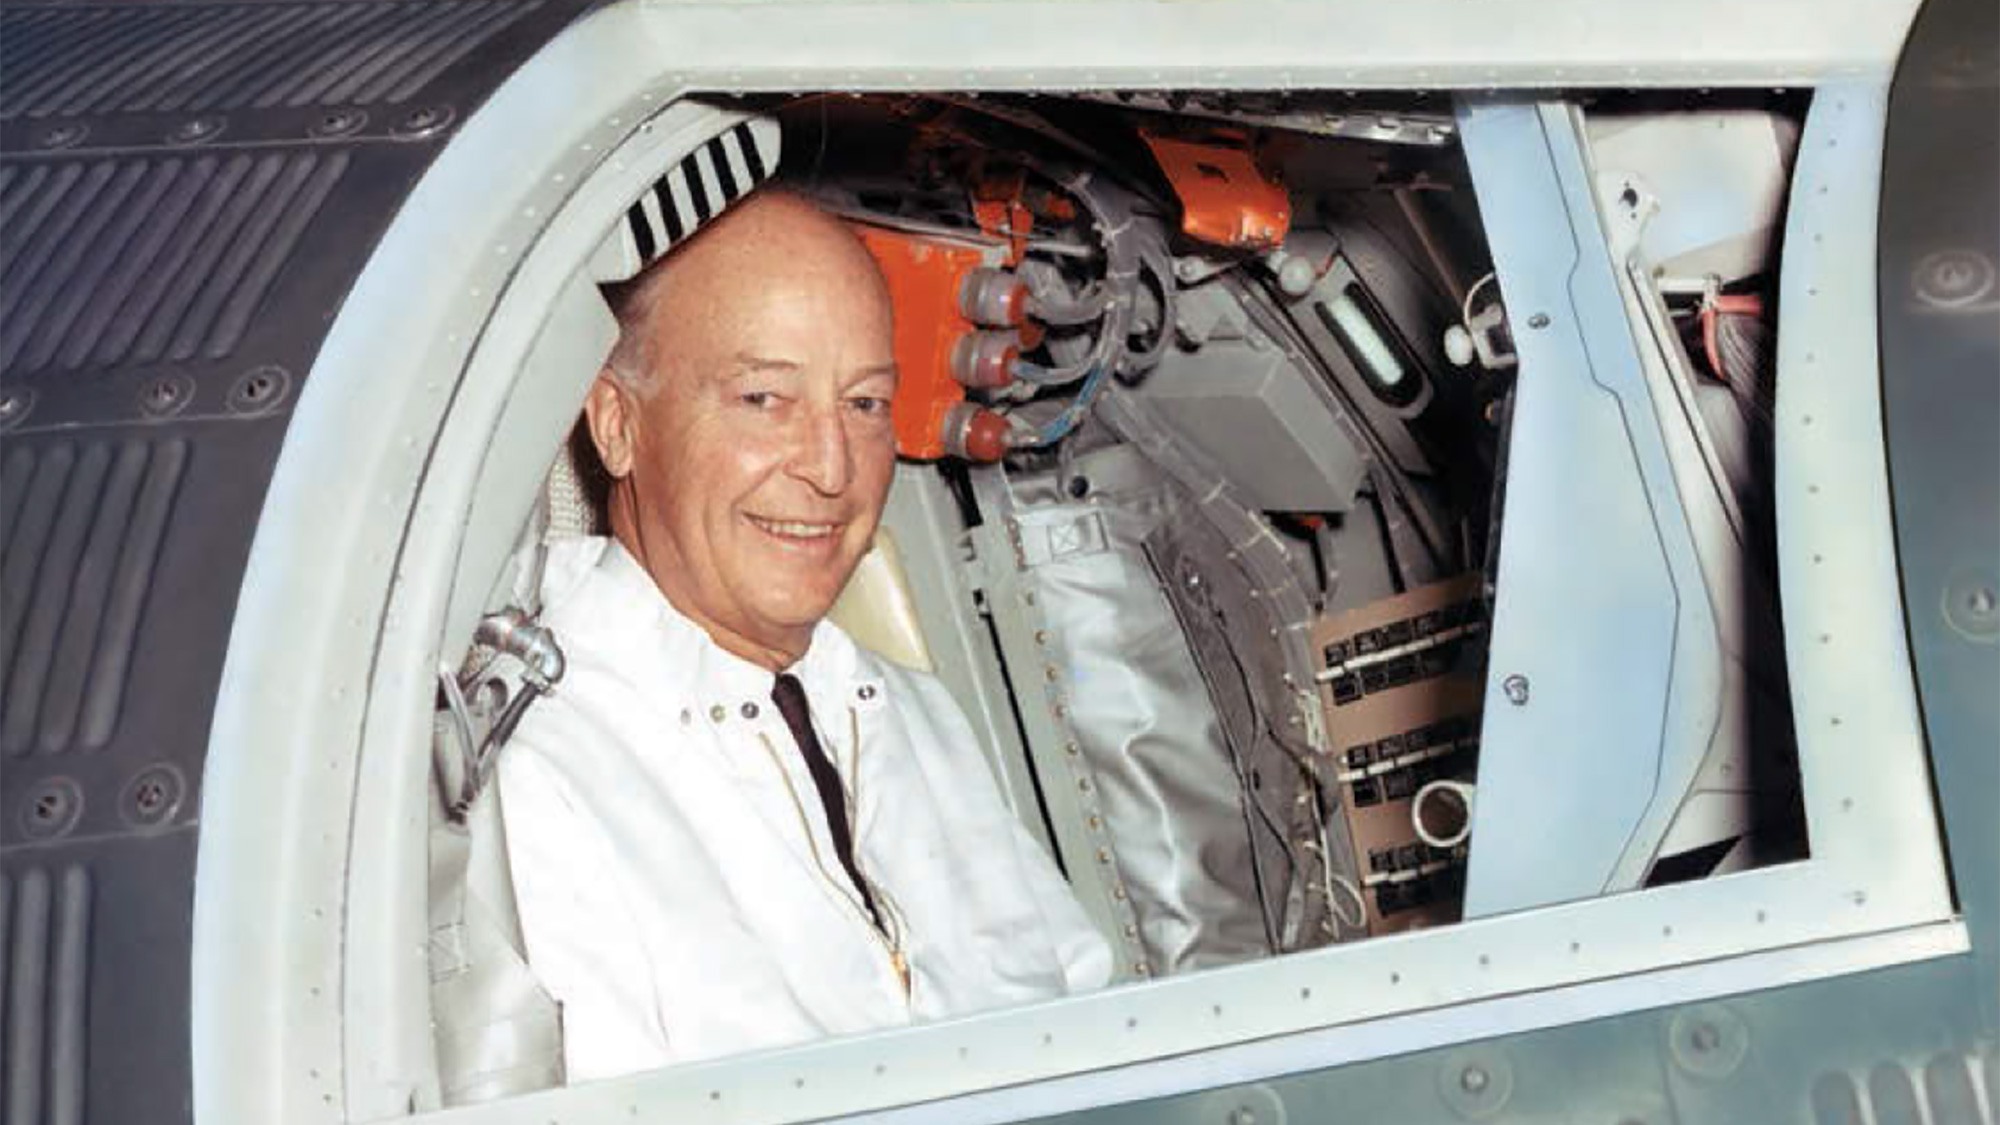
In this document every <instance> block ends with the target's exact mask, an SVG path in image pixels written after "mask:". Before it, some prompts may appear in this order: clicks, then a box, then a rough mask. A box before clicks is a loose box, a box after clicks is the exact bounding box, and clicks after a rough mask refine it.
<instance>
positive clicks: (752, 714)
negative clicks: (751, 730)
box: [743, 703, 757, 719]
mask: <svg viewBox="0 0 2000 1125" xmlns="http://www.w3.org/2000/svg"><path fill="white" fill-rule="evenodd" d="M743 717H744V718H746V719H754V718H756V717H757V705H756V704H755V703H745V704H744V705H743Z"/></svg>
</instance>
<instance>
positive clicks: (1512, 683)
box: [1500, 672, 1528, 707]
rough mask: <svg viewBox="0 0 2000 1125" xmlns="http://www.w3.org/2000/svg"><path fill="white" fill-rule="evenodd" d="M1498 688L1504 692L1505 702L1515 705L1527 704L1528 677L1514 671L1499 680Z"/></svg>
mask: <svg viewBox="0 0 2000 1125" xmlns="http://www.w3.org/2000/svg"><path fill="white" fill-rule="evenodd" d="M1500 690H1501V691H1503V692H1505V693H1506V695H1507V702H1509V703H1512V704H1513V705H1514V706H1516V707H1525V706H1527V704H1528V677H1526V676H1523V675H1522V674H1520V673H1519V672H1516V673H1514V674H1513V675H1511V676H1508V677H1507V678H1506V679H1504V680H1502V681H1500Z"/></svg>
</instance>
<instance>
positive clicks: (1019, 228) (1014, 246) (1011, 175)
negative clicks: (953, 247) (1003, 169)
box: [972, 168, 1035, 266]
mask: <svg viewBox="0 0 2000 1125" xmlns="http://www.w3.org/2000/svg"><path fill="white" fill-rule="evenodd" d="M1027 181H1028V174H1027V172H1025V171H1023V170H1021V169H1019V168H1016V169H1014V170H1013V171H1012V172H1008V173H990V172H987V173H981V175H980V178H979V180H978V182H977V183H976V184H974V186H973V189H972V218H973V220H974V221H975V222H977V223H978V224H979V229H980V230H982V231H985V232H986V233H987V234H990V235H992V236H993V237H995V238H1002V239H1006V241H1007V264H1008V265H1010V266H1018V265H1020V264H1021V259H1022V258H1023V257H1025V256H1026V255H1027V253H1028V236H1029V235H1030V234H1031V233H1033V231H1034V229H1035V213H1034V212H1033V211H1031V210H1029V208H1028V205H1027V204H1026V203H1024V202H1022V197H1023V196H1024V195H1026V193H1027V186H1028V183H1027Z"/></svg>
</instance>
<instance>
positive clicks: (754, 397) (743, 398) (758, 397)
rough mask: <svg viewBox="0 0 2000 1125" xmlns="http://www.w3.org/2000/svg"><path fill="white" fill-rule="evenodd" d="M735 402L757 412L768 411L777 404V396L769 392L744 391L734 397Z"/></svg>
mask: <svg viewBox="0 0 2000 1125" xmlns="http://www.w3.org/2000/svg"><path fill="white" fill-rule="evenodd" d="M736 401H738V402H740V403H742V404H743V405H745V406H753V407H756V408H757V409H759V410H768V409H770V408H771V407H773V406H776V405H777V404H778V396H777V395H776V394H775V393H773V392H771V391H744V392H743V393H742V394H739V395H737V396H736Z"/></svg>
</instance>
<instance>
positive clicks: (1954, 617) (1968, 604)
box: [1943, 571, 2000, 645]
mask: <svg viewBox="0 0 2000 1125" xmlns="http://www.w3.org/2000/svg"><path fill="white" fill-rule="evenodd" d="M1943 609H1944V621H1945V624H1947V625H1949V626H1951V628H1952V631H1953V632H1956V633H1957V634H1958V635H1959V636H1961V637H1964V638H1965V639H1966V640H1968V641H1972V642H1973V643H1975V644H1989V645H1990V644H1993V643H1994V642H1995V641H1996V640H2000V582H1996V581H1995V580H1994V576H1993V575H1992V574H1991V573H1984V574H1982V573H1980V572H1978V571H1961V572H1959V573H1958V574H1955V575H1953V576H1952V578H1951V580H1950V581H1949V582H1946V583H1945V587H1944V606H1943Z"/></svg>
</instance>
